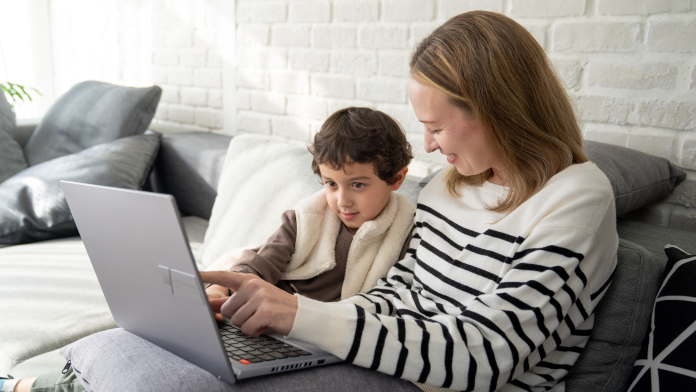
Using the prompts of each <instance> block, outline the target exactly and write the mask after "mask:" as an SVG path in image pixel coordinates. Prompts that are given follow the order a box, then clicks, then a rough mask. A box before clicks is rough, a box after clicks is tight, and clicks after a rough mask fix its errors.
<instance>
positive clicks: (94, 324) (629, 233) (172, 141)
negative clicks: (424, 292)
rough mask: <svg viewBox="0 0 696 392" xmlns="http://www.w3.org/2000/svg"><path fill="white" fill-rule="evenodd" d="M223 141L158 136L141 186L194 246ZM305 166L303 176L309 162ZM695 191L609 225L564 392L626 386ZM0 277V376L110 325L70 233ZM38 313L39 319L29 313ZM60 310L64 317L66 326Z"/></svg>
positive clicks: (12, 263) (684, 189)
mask: <svg viewBox="0 0 696 392" xmlns="http://www.w3.org/2000/svg"><path fill="white" fill-rule="evenodd" d="M32 130H33V124H29V125H24V126H20V127H18V129H17V131H16V134H15V135H14V136H15V139H17V140H18V141H19V143H20V144H23V143H24V142H26V140H27V138H28V135H30V133H31V132H32ZM231 141H234V142H235V143H238V144H239V145H238V146H236V148H237V149H238V150H240V151H241V150H244V148H245V143H249V147H251V144H258V140H254V139H253V138H252V139H249V140H246V139H244V137H235V138H233V137H230V136H226V135H220V134H210V133H198V132H188V133H171V134H165V135H163V137H162V140H161V147H160V151H159V154H158V158H157V160H156V162H155V167H154V169H153V171H152V173H151V175H150V179H149V181H148V183H147V184H146V189H148V190H152V191H155V192H164V193H170V194H172V195H174V197H175V198H176V201H177V205H178V207H179V210H180V211H181V214H182V216H185V218H184V226H185V229H186V232H187V235H188V238H189V241H190V242H191V244H192V248H193V250H194V253H196V252H198V250H200V248H201V246H202V243H203V240H204V238H205V231H206V228H207V224H208V219H210V216H211V210H212V208H213V203H214V202H215V197H216V195H217V185H218V182H219V179H220V178H219V177H220V173H221V171H222V168H223V163H224V162H225V154H226V151H227V149H228V145H229V144H230V142H231ZM273 142H274V143H282V142H281V141H278V140H273ZM240 159H241V158H240ZM261 169H262V168H259V170H261ZM308 173H309V174H308V176H311V175H312V174H311V171H309V168H308ZM422 185H423V184H422V183H421V179H418V178H410V177H409V178H408V180H407V182H406V184H405V185H404V187H402V189H401V190H400V192H403V193H405V194H407V195H408V196H410V197H411V198H413V199H415V198H416V197H417V194H418V191H419V190H420V189H421V187H422ZM239 186H240V187H241V186H244V184H239ZM258 191H259V192H263V190H261V189H259V190H258ZM694 194H696V184H694V182H693V181H686V182H684V183H682V184H681V185H679V186H678V187H677V188H676V189H675V192H674V193H673V195H672V196H670V197H669V198H667V199H666V200H663V201H661V202H659V203H656V204H652V205H650V206H647V207H645V208H642V209H640V210H638V211H634V212H633V213H631V214H630V215H628V216H626V217H624V218H622V219H621V220H620V221H619V222H618V223H619V224H618V228H619V234H620V237H621V243H620V249H619V267H618V270H617V273H616V274H615V281H614V284H613V285H612V287H611V289H610V291H609V292H608V294H607V296H606V299H605V301H604V302H603V304H602V306H601V309H599V311H598V314H597V328H596V330H595V331H594V334H593V336H592V339H591V341H590V343H589V346H588V347H587V349H586V351H585V353H584V354H583V356H582V357H581V360H580V362H579V363H578V364H577V365H576V366H575V368H574V369H573V370H572V372H571V375H570V376H569V377H568V379H567V388H568V389H567V390H568V391H589V390H595V391H621V390H624V389H625V387H626V385H627V382H628V377H629V376H630V372H631V367H632V365H633V361H634V359H635V357H636V355H637V354H638V351H639V349H640V345H641V343H642V340H643V338H644V336H645V334H646V331H647V328H648V320H649V318H650V314H651V311H652V305H653V300H654V297H655V294H656V291H657V288H658V284H659V282H660V276H661V274H662V269H663V268H664V264H665V260H666V258H665V257H664V255H663V253H662V247H663V246H664V245H665V244H666V243H674V244H677V245H679V246H682V247H683V248H685V249H686V250H688V251H690V252H692V253H693V252H695V251H696V247H695V246H694V244H695V242H694V239H696V205H694V204H693V203H694V200H693V198H692V197H693V196H691V195H694ZM0 276H8V277H13V276H19V277H20V278H18V279H17V280H14V281H12V282H10V286H9V288H7V287H6V288H5V290H13V291H11V292H12V293H13V294H12V295H9V296H7V297H3V298H2V301H3V304H2V306H4V308H3V307H0V308H1V309H10V310H11V311H12V312H14V313H12V315H13V317H14V318H15V320H14V321H13V323H12V324H11V325H8V324H7V323H6V322H5V321H3V323H5V325H0V336H2V343H0V374H4V373H9V374H13V375H14V376H27V375H36V374H37V373H41V372H43V371H46V370H55V369H56V368H57V367H60V366H62V364H63V359H62V357H60V355H59V354H58V352H57V350H58V349H59V348H60V347H61V346H63V345H65V344H67V343H69V342H71V341H74V340H77V339H79V338H80V337H83V336H86V335H88V334H90V333H93V332H95V331H98V330H103V329H107V328H111V327H113V326H114V324H113V320H112V319H111V317H110V314H109V312H108V307H106V304H105V302H104V300H103V297H102V295H101V292H100V290H99V286H98V283H97V282H96V279H95V277H94V274H93V272H92V270H91V266H90V265H89V260H88V259H87V257H86V254H85V253H84V248H83V247H82V245H81V242H80V240H79V238H77V237H74V238H68V239H59V240H50V241H42V242H39V243H34V244H26V245H17V246H10V247H5V248H0ZM13 285H14V286H13ZM5 292H6V293H7V291H5ZM10 301H13V302H16V303H17V304H18V305H17V306H14V305H11V304H10ZM20 304H21V306H20ZM47 309H48V310H47ZM45 310H46V311H45ZM44 311H45V313H47V314H48V316H43V315H39V316H37V315H36V314H37V313H38V312H44ZM67 315H70V317H71V320H70V322H68V323H65V322H64V319H65V318H66V317H67ZM49 316H50V317H49ZM70 317H68V318H70Z"/></svg>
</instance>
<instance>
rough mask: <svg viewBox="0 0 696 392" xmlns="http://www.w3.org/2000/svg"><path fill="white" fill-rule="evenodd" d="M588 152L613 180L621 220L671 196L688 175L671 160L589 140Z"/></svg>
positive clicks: (610, 179) (612, 184)
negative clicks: (622, 217)
mask: <svg viewBox="0 0 696 392" xmlns="http://www.w3.org/2000/svg"><path fill="white" fill-rule="evenodd" d="M585 153H586V154H587V156H588V158H589V159H590V160H591V161H592V162H594V163H595V164H596V165H597V166H598V167H599V168H600V169H602V171H603V172H604V174H606V176H607V177H609V182H611V186H612V188H613V189H614V197H615V198H616V216H617V217H621V216H624V215H626V214H627V213H629V212H631V211H633V210H636V209H638V208H641V207H643V206H646V205H648V204H650V203H653V202H656V201H658V200H661V199H663V198H665V197H667V196H669V194H670V193H672V191H673V190H674V187H675V186H676V185H677V184H678V183H679V182H681V181H682V180H684V178H686V173H685V172H684V171H683V170H681V169H679V168H678V167H676V166H674V165H673V164H672V163H671V162H670V161H668V160H667V159H664V158H660V157H656V156H653V155H648V154H645V153H642V152H640V151H636V150H632V149H630V148H626V147H621V146H614V145H611V144H605V143H599V142H593V141H589V140H588V141H585Z"/></svg>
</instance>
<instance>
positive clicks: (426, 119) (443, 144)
mask: <svg viewBox="0 0 696 392" xmlns="http://www.w3.org/2000/svg"><path fill="white" fill-rule="evenodd" d="M408 95H409V98H410V100H411V106H413V110H414V112H415V113H416V117H417V118H418V120H419V121H420V122H422V123H423V125H424V126H425V138H424V141H425V151H426V152H429V153H430V152H433V151H437V150H439V151H440V153H441V154H444V155H445V156H447V162H449V163H450V164H451V165H452V166H454V167H455V169H456V170H457V172H459V173H460V174H462V175H465V176H471V175H475V174H481V173H483V172H485V171H486V170H488V169H493V177H491V178H489V179H488V180H489V181H491V182H493V183H496V184H501V185H505V181H504V177H505V176H504V173H503V171H502V165H501V164H500V159H499V157H500V156H501V153H500V151H499V149H498V148H497V145H496V144H495V143H494V142H493V140H492V135H491V132H490V131H489V130H488V129H487V128H486V127H485V126H484V125H483V124H482V123H481V121H479V120H478V119H477V118H475V116H474V115H473V114H472V113H469V112H468V111H466V110H465V109H463V108H460V107H457V106H455V105H454V104H452V103H451V102H450V101H449V99H448V98H447V96H446V95H445V94H444V93H443V92H441V91H440V90H438V89H436V88H434V87H431V86H429V85H426V84H423V83H420V82H419V81H417V80H415V79H413V78H411V79H410V80H409V84H408Z"/></svg>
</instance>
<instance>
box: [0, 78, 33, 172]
mask: <svg viewBox="0 0 696 392" xmlns="http://www.w3.org/2000/svg"><path fill="white" fill-rule="evenodd" d="M15 127H16V124H15V114H14V111H13V110H12V106H10V103H9V102H7V99H5V94H4V93H3V92H2V91H0V183H2V182H3V181H5V180H6V179H7V178H8V177H10V176H12V175H13V174H15V173H17V172H19V171H20V170H22V169H24V168H25V167H27V161H26V160H25V159H24V153H23V152H22V147H21V146H20V145H19V143H17V141H16V140H15V139H14V137H13V136H12V134H11V132H12V130H14V128H15Z"/></svg>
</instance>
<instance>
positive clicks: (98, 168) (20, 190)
mask: <svg viewBox="0 0 696 392" xmlns="http://www.w3.org/2000/svg"><path fill="white" fill-rule="evenodd" d="M159 139H160V135H159V134H155V133H149V134H145V135H138V136H131V137H127V138H122V139H118V140H115V141H113V142H110V143H104V144H100V145H97V146H94V147H91V148H88V149H86V150H84V151H81V152H79V153H76V154H71V155H67V156H63V157H60V158H56V159H53V160H50V161H48V162H44V163H41V164H38V165H36V166H31V167H29V168H27V169H25V170H23V171H21V172H20V173H18V174H16V175H14V176H12V177H10V178H8V179H7V180H6V181H5V182H3V183H0V244H4V245H11V244H18V243H23V242H32V241H38V240H44V239H48V238H55V237H64V236H71V235H76V234H77V229H76V228H75V223H74V221H73V219H72V215H71V214H70V210H69V208H68V205H67V203H66V201H65V197H64V196H63V192H62V191H61V189H60V186H59V184H58V182H59V181H60V180H69V181H78V182H86V183H90V184H96V185H108V186H115V187H121V188H128V189H138V188H140V187H141V186H142V185H143V183H144V181H145V179H146V178H147V175H148V173H149V171H150V168H151V166H152V163H153V162H154V160H155V157H156V155H157V150H158V148H159Z"/></svg>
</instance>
